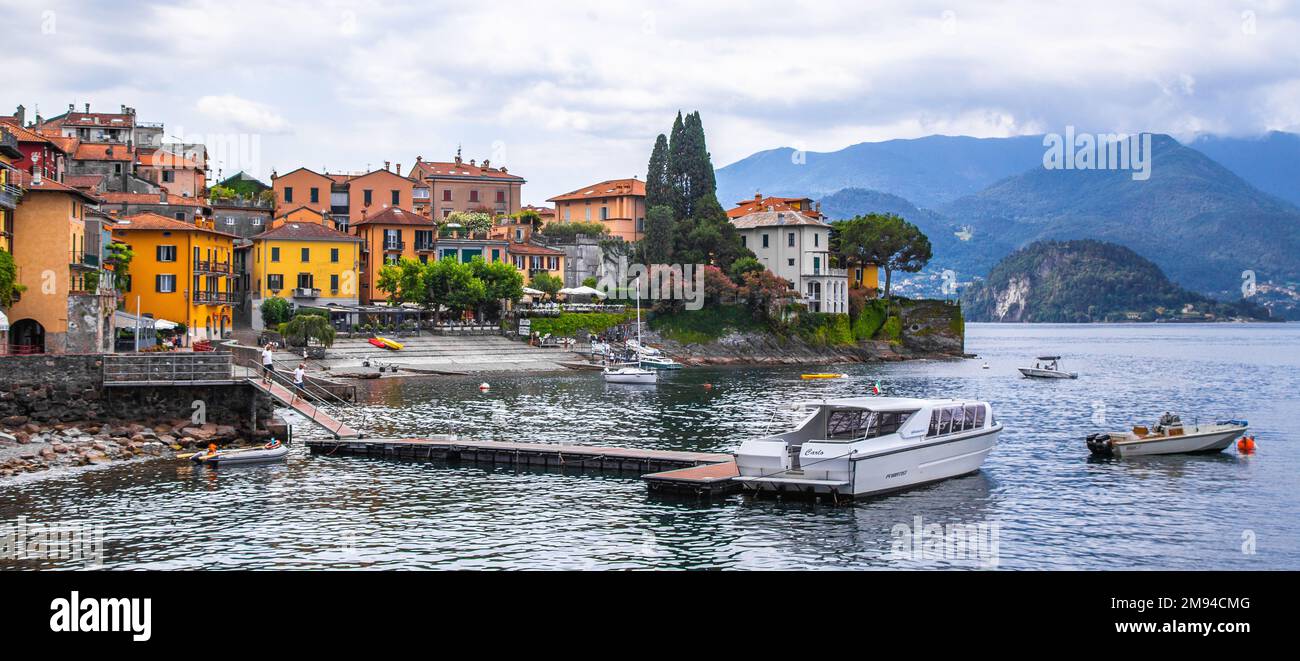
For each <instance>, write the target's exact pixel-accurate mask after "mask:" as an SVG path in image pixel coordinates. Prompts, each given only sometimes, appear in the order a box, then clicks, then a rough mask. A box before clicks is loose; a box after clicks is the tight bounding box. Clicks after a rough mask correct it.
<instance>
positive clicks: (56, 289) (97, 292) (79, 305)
mask: <svg viewBox="0 0 1300 661" xmlns="http://www.w3.org/2000/svg"><path fill="white" fill-rule="evenodd" d="M19 179H20V180H21V181H17V180H15V181H17V183H21V187H22V189H23V197H22V202H21V203H20V204H18V205H17V209H16V211H15V212H14V214H13V239H12V241H11V242H10V243H9V247H10V248H11V249H12V251H13V258H14V265H15V266H16V267H17V276H18V277H17V280H18V284H20V285H23V286H25V287H26V288H27V289H26V291H25V292H23V293H22V294H21V295H20V297H19V299H18V301H17V302H15V303H14V304H13V306H12V307H10V309H9V310H7V311H6V315H7V316H8V318H9V337H8V345H9V346H8V349H7V350H8V351H9V352H11V353H65V352H71V353H83V352H84V353H92V352H98V351H103V350H105V346H106V345H105V342H106V341H108V340H110V339H111V337H112V327H111V316H112V310H113V302H114V299H115V297H114V295H113V294H111V293H109V292H107V291H105V288H106V286H107V279H106V278H105V275H104V271H103V270H102V268H101V266H100V255H99V254H98V253H97V252H95V251H92V250H90V249H88V246H87V236H86V213H87V211H88V209H90V208H91V205H94V204H96V203H97V202H98V200H97V199H96V198H94V197H92V196H90V195H89V194H87V193H83V192H82V191H79V190H77V189H75V188H71V187H69V186H65V185H63V184H61V183H59V182H57V181H52V180H50V179H44V178H42V179H33V178H32V177H30V176H27V175H23V176H22V177H20V178H19ZM90 245H91V246H98V245H99V241H97V240H94V239H93V238H92V240H91V243H90ZM106 324H107V325H106Z"/></svg>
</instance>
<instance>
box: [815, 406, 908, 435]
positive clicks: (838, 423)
mask: <svg viewBox="0 0 1300 661" xmlns="http://www.w3.org/2000/svg"><path fill="white" fill-rule="evenodd" d="M913 413H916V411H885V412H877V411H865V410H860V409H858V410H854V409H848V410H842V411H831V413H830V415H829V416H827V418H826V438H827V439H828V440H830V439H838V440H857V439H863V438H876V437H878V436H886V435H888V434H894V433H897V432H898V429H899V428H900V427H902V426H903V423H905V422H907V420H908V419H909V418H911V417H912V414H913Z"/></svg>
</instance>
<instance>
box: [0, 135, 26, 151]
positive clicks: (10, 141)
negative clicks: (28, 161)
mask: <svg viewBox="0 0 1300 661" xmlns="http://www.w3.org/2000/svg"><path fill="white" fill-rule="evenodd" d="M0 154H4V155H5V156H8V157H9V158H22V157H23V152H22V151H21V150H20V149H18V136H16V135H14V134H13V133H10V132H9V131H6V130H4V129H0Z"/></svg>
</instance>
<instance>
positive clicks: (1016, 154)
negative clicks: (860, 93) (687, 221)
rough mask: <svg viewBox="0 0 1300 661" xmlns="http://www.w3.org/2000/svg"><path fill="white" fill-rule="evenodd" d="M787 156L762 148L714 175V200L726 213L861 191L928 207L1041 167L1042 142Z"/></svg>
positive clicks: (879, 146)
mask: <svg viewBox="0 0 1300 661" xmlns="http://www.w3.org/2000/svg"><path fill="white" fill-rule="evenodd" d="M795 155H796V154H795V150H793V149H790V148H788V147H783V148H780V149H770V150H767V151H762V152H758V153H757V154H754V155H752V156H749V157H747V158H744V159H742V160H740V161H737V162H735V163H732V164H731V165H728V166H726V167H724V168H721V169H719V170H718V171H717V180H718V201H719V202H721V203H722V205H723V206H724V207H727V208H730V207H731V206H733V204H734V203H735V202H736V201H738V200H744V199H748V198H752V197H753V196H754V193H755V192H761V193H763V194H764V195H800V196H805V195H806V196H808V197H813V198H816V197H821V196H823V195H827V194H830V193H834V192H836V191H838V190H841V189H844V188H866V189H872V190H877V191H882V192H885V193H890V194H893V195H898V196H900V197H903V198H905V199H908V200H911V201H913V202H915V203H916V204H919V205H921V206H922V207H934V206H936V205H939V204H942V203H945V202H949V201H952V200H955V199H957V198H959V197H961V196H963V195H969V194H971V193H975V192H978V191H980V190H982V189H983V188H985V187H987V186H988V185H989V184H992V183H993V182H995V181H998V180H999V179H1002V178H1004V177H1008V176H1011V175H1013V174H1017V173H1020V172H1023V171H1025V170H1026V169H1028V168H1031V167H1033V166H1035V165H1037V164H1040V163H1042V158H1043V139H1042V136H1018V137H1014V138H971V137H967V136H945V135H932V136H927V137H924V138H916V139H912V140H887V141H884V142H864V143H861V144H856V145H852V146H850V147H845V148H844V149H841V150H839V151H834V152H805V153H803V154H802V155H801V156H802V157H803V160H802V162H799V161H800V159H798V158H795Z"/></svg>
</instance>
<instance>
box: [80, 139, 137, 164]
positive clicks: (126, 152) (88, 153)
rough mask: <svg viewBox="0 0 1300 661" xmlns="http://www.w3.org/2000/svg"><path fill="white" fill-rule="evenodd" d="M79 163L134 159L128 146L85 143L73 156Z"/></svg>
mask: <svg viewBox="0 0 1300 661" xmlns="http://www.w3.org/2000/svg"><path fill="white" fill-rule="evenodd" d="M72 158H73V160H77V161H131V160H134V157H133V156H132V154H131V149H129V148H127V146H126V145H117V144H104V143H99V142H83V143H81V144H80V145H78V146H77V151H76V152H75V153H73V155H72Z"/></svg>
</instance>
